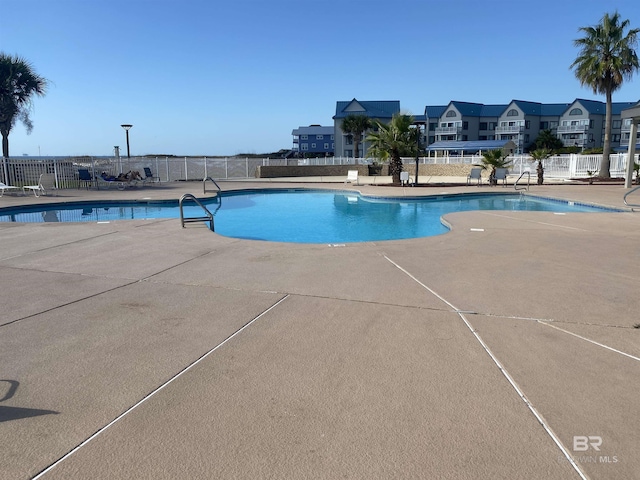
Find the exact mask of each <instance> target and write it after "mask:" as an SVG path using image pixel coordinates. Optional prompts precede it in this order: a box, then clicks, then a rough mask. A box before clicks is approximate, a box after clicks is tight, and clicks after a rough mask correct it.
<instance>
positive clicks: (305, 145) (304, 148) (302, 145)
mask: <svg viewBox="0 0 640 480" xmlns="http://www.w3.org/2000/svg"><path fill="white" fill-rule="evenodd" d="M300 150H302V151H304V152H306V151H307V150H309V144H308V143H302V144H301V145H300Z"/></svg>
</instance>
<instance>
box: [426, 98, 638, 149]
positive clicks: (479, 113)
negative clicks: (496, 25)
mask: <svg viewBox="0 0 640 480" xmlns="http://www.w3.org/2000/svg"><path fill="white" fill-rule="evenodd" d="M634 104H635V102H614V103H613V108H612V117H613V121H612V132H611V146H612V147H618V146H620V144H621V142H622V143H623V144H625V143H628V141H629V132H630V130H631V123H630V122H629V121H626V122H624V123H623V121H622V118H621V115H620V114H621V112H622V110H624V109H626V108H629V107H630V106H632V105H634ZM605 110H606V104H605V103H604V102H599V101H595V100H584V99H575V100H574V101H573V102H571V103H538V102H529V101H524V100H512V101H511V102H510V103H508V104H503V105H484V104H481V103H469V102H458V101H451V102H449V104H448V105H446V106H427V107H425V114H424V116H425V119H426V120H425V123H426V124H427V125H428V142H429V144H431V143H434V142H442V141H471V140H511V141H513V142H514V143H515V145H516V151H517V152H518V153H522V152H524V151H526V150H528V149H529V147H530V146H531V145H532V144H533V142H535V140H536V138H537V137H538V135H539V134H540V132H541V131H542V130H551V131H552V132H553V133H554V134H555V135H556V137H557V138H559V139H560V140H561V141H562V143H563V144H564V145H565V146H566V147H577V148H579V149H581V150H584V149H588V148H595V147H602V145H603V143H604V122H605Z"/></svg>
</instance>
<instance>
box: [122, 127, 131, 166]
mask: <svg viewBox="0 0 640 480" xmlns="http://www.w3.org/2000/svg"><path fill="white" fill-rule="evenodd" d="M120 126H121V127H122V128H124V131H125V132H127V158H131V152H130V151H129V129H130V128H131V127H133V125H128V124H126V123H125V124H124V125H120Z"/></svg>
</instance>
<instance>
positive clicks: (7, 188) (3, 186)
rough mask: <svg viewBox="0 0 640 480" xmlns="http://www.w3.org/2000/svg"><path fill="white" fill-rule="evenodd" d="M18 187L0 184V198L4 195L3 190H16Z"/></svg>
mask: <svg viewBox="0 0 640 480" xmlns="http://www.w3.org/2000/svg"><path fill="white" fill-rule="evenodd" d="M17 189H18V187H13V186H11V185H5V184H4V183H2V182H0V197H1V196H3V195H4V191H5V190H17Z"/></svg>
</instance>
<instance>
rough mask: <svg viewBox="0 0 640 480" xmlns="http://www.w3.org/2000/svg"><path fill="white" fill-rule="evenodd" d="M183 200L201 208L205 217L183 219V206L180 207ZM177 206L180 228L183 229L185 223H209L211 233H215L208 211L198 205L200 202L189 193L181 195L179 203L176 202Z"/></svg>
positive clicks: (210, 214)
mask: <svg viewBox="0 0 640 480" xmlns="http://www.w3.org/2000/svg"><path fill="white" fill-rule="evenodd" d="M185 200H192V201H194V202H195V203H196V204H198V205H199V206H200V208H202V210H204V212H205V215H206V216H205V217H188V218H185V217H184V210H183V206H182V204H183V203H184V201H185ZM178 206H179V207H180V223H182V228H184V224H185V223H195V222H209V228H210V229H211V231H212V232H215V228H214V225H213V214H212V213H211V212H210V211H209V209H207V207H205V206H204V205H203V204H202V203H200V201H199V200H198V199H197V198H196V197H194V196H193V195H191V194H190V193H185V194H184V195H182V196H181V197H180V201H179V202H178Z"/></svg>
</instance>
